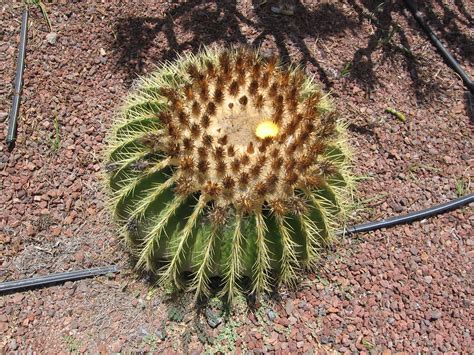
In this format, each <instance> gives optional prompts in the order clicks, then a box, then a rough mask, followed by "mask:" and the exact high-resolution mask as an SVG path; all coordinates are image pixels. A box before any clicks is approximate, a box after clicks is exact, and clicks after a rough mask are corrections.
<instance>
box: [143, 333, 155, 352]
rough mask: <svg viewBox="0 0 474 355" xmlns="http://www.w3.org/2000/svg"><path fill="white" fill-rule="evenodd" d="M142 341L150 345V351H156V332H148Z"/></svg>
mask: <svg viewBox="0 0 474 355" xmlns="http://www.w3.org/2000/svg"><path fill="white" fill-rule="evenodd" d="M142 341H143V342H144V343H145V344H146V345H148V346H149V347H150V351H156V344H157V343H158V336H156V335H155V334H148V335H145V336H144V337H143V339H142Z"/></svg>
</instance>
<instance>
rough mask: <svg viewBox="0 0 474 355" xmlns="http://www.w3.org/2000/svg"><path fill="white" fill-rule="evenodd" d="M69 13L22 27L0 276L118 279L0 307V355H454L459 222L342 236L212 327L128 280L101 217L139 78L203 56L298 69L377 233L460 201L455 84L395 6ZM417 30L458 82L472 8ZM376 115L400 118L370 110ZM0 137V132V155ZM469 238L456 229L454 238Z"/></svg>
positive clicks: (8, 34) (204, 316)
mask: <svg viewBox="0 0 474 355" xmlns="http://www.w3.org/2000/svg"><path fill="white" fill-rule="evenodd" d="M260 3H262V2H260V1H256V0H255V1H253V2H250V1H238V2H236V1H231V0H226V1H219V2H216V3H215V2H213V1H188V2H186V3H182V4H181V3H173V4H172V3H171V2H170V1H146V2H138V1H127V2H121V5H120V6H119V5H117V4H116V3H115V2H111V1H110V2H108V1H105V2H98V1H82V2H73V3H70V4H67V1H64V0H59V1H57V2H55V3H54V4H51V5H49V6H48V11H49V17H50V19H51V22H52V25H53V31H54V33H56V34H57V37H56V36H54V35H49V36H48V37H47V34H48V28H47V25H46V23H45V21H44V19H43V18H42V17H41V14H40V13H39V12H38V11H37V10H36V9H35V10H34V11H32V13H31V18H30V29H29V42H28V52H27V67H26V71H25V80H24V94H23V99H22V105H21V113H20V121H19V129H18V142H17V147H16V148H15V150H14V151H13V152H12V153H9V152H7V151H6V148H5V146H4V145H3V144H2V145H0V176H1V181H0V187H1V194H0V281H5V280H14V279H18V278H22V277H31V276H35V275H44V274H48V273H51V272H59V271H64V270H75V269H81V268H87V267H93V266H103V265H108V264H114V263H117V264H119V265H120V266H121V267H122V268H123V271H122V272H121V273H120V274H118V275H115V276H113V275H109V277H101V278H96V279H89V280H82V281H78V282H75V283H66V284H65V285H63V286H54V287H50V288H45V289H40V290H35V291H29V292H23V293H16V294H10V295H5V296H1V297H0V334H1V336H0V352H12V351H14V350H19V351H26V350H35V351H37V352H39V353H44V352H51V353H67V352H75V351H78V352H89V353H97V352H104V353H107V352H120V351H130V350H145V351H146V350H148V351H160V352H161V351H163V350H168V351H175V352H182V351H189V352H200V351H204V350H207V351H209V352H213V351H222V352H224V353H225V352H230V351H232V350H237V351H238V352H239V351H246V350H252V351H254V352H267V351H275V352H283V353H288V352H291V353H295V352H301V353H304V352H311V351H314V350H320V351H329V350H336V351H339V352H360V353H363V352H365V353H367V352H372V351H373V352H377V353H379V352H385V351H386V352H390V351H402V350H403V351H407V352H435V351H441V352H450V351H456V352H469V351H470V349H472V348H473V342H472V334H471V333H472V327H473V323H472V315H473V311H472V304H471V303H472V299H473V291H472V275H473V273H472V260H473V257H474V237H473V236H472V225H473V221H474V215H473V213H472V207H468V208H464V209H462V210H458V211H455V212H452V213H449V214H445V215H443V216H439V217H436V218H432V219H429V220H424V221H421V222H417V223H414V224H412V225H406V226H399V227H396V228H392V229H390V230H383V231H377V232H373V233H367V234H363V235H358V236H357V237H350V238H349V237H347V238H342V239H341V240H339V241H338V243H337V244H336V245H335V246H334V248H332V249H331V250H328V251H327V253H326V255H324V256H323V258H322V260H321V268H320V271H319V272H318V273H317V274H314V275H313V274H310V275H305V276H304V277H303V279H302V282H301V284H300V285H299V287H298V288H297V289H296V290H286V289H283V290H281V292H280V293H279V294H278V295H275V296H272V297H265V298H264V299H262V300H260V301H259V302H257V304H256V305H255V307H254V308H253V309H248V308H247V306H246V304H245V301H244V300H242V301H241V302H240V303H239V304H238V305H237V307H236V308H235V310H234V312H233V313H232V314H230V315H228V316H225V315H224V314H221V307H220V305H219V304H218V302H217V301H215V300H213V301H212V302H210V303H209V304H208V305H207V306H205V307H203V308H202V309H201V310H200V311H196V309H194V308H193V307H191V306H189V304H190V302H189V300H188V299H187V297H188V296H186V295H185V296H183V297H182V298H180V299H178V300H176V299H174V300H172V299H170V297H169V296H167V295H166V294H164V293H163V291H162V290H160V289H157V290H155V289H151V288H150V284H149V283H148V282H147V281H146V280H144V279H140V278H138V277H136V276H135V275H134V274H133V272H132V271H130V266H129V264H128V259H127V257H124V255H126V251H125V249H124V248H123V246H122V243H121V241H120V240H119V238H118V237H117V235H116V233H115V227H114V225H113V223H112V221H110V218H109V216H108V213H107V211H106V210H105V209H104V201H105V196H104V193H103V192H102V191H101V182H100V174H101V163H100V154H101V149H102V141H103V139H104V136H105V133H106V130H107V127H108V126H109V125H110V123H111V121H112V117H113V115H114V110H115V109H116V107H117V105H118V104H119V103H120V100H121V98H122V97H123V96H124V95H125V94H126V92H127V91H128V90H129V89H130V86H131V85H132V82H133V80H134V79H135V78H136V77H137V75H141V74H145V73H147V72H150V71H152V70H153V68H154V65H155V64H156V63H157V62H159V61H161V60H166V59H173V58H175V57H176V56H177V54H178V53H181V52H183V51H194V50H197V49H198V48H199V47H200V46H201V45H210V44H212V45H229V44H232V43H234V44H238V43H249V44H253V45H260V46H262V47H263V48H264V49H269V50H275V51H277V52H278V53H280V54H281V55H282V56H283V57H284V58H287V59H292V60H294V61H297V62H300V63H301V64H302V65H304V66H306V68H307V71H308V72H309V73H312V74H314V75H315V76H316V78H318V79H319V80H320V81H321V84H322V86H323V87H324V88H325V89H326V90H328V91H329V90H330V91H331V92H332V94H333V96H334V97H335V99H336V102H337V105H338V107H339V110H340V112H341V115H342V116H343V117H344V118H345V119H346V120H347V121H348V123H349V124H350V126H349V129H350V137H351V142H352V145H353V147H354V148H355V164H354V170H355V173H356V174H357V175H359V176H361V179H360V183H359V185H358V190H359V192H358V197H359V199H358V201H356V202H357V203H356V204H357V207H359V209H358V210H357V211H356V212H355V213H354V214H353V215H352V216H351V220H350V223H357V222H362V221H366V220H373V219H379V218H385V217H388V216H391V215H395V214H399V213H407V212H409V211H413V210H418V209H421V208H426V207H429V206H431V205H433V204H436V203H442V202H446V201H447V200H449V199H452V198H455V197H456V196H458V195H462V194H465V193H469V192H472V187H471V185H470V179H471V178H472V174H473V171H472V170H473V156H472V151H473V141H472V138H471V136H472V128H473V126H472V122H470V121H469V116H468V112H467V106H466V99H465V96H464V91H465V90H464V88H463V86H462V83H461V81H460V80H459V78H458V77H457V76H456V75H455V74H454V73H453V72H452V71H451V70H450V69H449V68H448V67H447V66H446V65H445V64H444V63H443V61H442V59H441V58H440V57H439V55H438V54H437V53H436V52H435V51H434V49H433V47H432V46H431V44H430V43H429V42H428V41H427V40H426V38H425V36H424V34H423V33H422V32H420V31H419V29H418V27H417V25H416V23H415V22H414V20H413V19H412V18H411V16H410V14H409V13H407V12H406V11H404V10H403V8H402V7H401V6H400V4H398V2H395V1H385V2H383V3H382V2H371V1H365V0H345V1H338V2H336V1H301V3H298V6H297V9H296V13H295V16H293V17H280V16H277V15H274V14H272V13H271V11H270V7H271V5H272V3H271V2H270V1H268V3H267V2H263V3H262V5H260ZM0 9H1V13H0V19H1V24H2V26H1V27H2V28H1V29H0V38H1V41H0V53H1V54H0V82H2V83H4V84H5V85H2V86H0V120H4V119H5V118H6V116H7V114H8V110H9V107H10V103H11V94H12V85H11V83H12V82H13V77H14V70H15V60H16V54H17V45H18V40H19V35H18V32H19V27H20V23H19V21H20V18H21V11H22V6H21V4H19V3H13V2H11V3H10V2H9V3H8V4H7V3H6V2H3V3H2V4H0ZM422 10H423V11H424V13H425V14H426V16H427V20H428V22H429V23H430V24H431V25H432V26H433V28H434V30H435V31H436V33H437V34H438V35H439V36H440V37H441V38H442V39H443V41H444V42H445V43H449V49H450V50H451V51H452V52H453V53H454V55H455V56H456V57H457V58H458V59H459V61H460V62H461V63H462V64H463V66H464V68H465V69H466V71H467V72H469V73H474V70H473V69H474V53H473V48H474V38H473V32H472V23H473V17H472V16H473V13H474V7H473V5H472V3H471V2H469V1H462V0H430V1H427V2H426V5H425V7H424V8H423V9H422ZM388 107H393V108H395V109H396V110H398V111H400V112H402V113H403V114H405V116H406V122H402V121H400V120H398V119H397V118H396V117H394V116H392V115H390V114H388V113H386V108H388ZM5 134H6V127H5V126H3V128H2V130H1V131H0V140H1V141H4V139H5ZM470 230H471V232H470Z"/></svg>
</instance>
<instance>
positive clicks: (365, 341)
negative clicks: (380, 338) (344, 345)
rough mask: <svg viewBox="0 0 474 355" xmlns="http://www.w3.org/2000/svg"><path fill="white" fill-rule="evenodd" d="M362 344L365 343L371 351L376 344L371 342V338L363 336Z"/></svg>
mask: <svg viewBox="0 0 474 355" xmlns="http://www.w3.org/2000/svg"><path fill="white" fill-rule="evenodd" d="M360 342H361V344H362V345H364V347H365V348H366V349H367V350H368V351H370V350H372V349H373V348H375V345H374V344H373V343H372V342H370V341H369V340H367V339H365V338H362V340H361V341H360Z"/></svg>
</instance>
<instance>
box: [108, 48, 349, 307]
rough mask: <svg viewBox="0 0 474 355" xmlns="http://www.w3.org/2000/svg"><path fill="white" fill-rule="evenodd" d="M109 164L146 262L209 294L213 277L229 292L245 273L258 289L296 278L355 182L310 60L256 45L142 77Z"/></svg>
mask: <svg viewBox="0 0 474 355" xmlns="http://www.w3.org/2000/svg"><path fill="white" fill-rule="evenodd" d="M107 171H108V173H109V175H108V181H109V187H110V190H111V196H112V197H111V205H112V207H113V209H114V212H115V215H116V217H117V219H118V221H119V223H120V225H121V226H122V229H123V231H124V233H125V235H126V237H127V240H128V242H129V243H130V245H131V246H132V248H133V250H134V251H135V252H136V255H137V260H138V261H137V266H138V267H139V268H143V269H146V270H149V271H152V272H157V273H158V274H159V275H160V276H161V278H160V280H161V282H164V283H170V284H171V285H173V286H175V287H178V288H183V287H190V288H192V289H194V290H196V295H198V296H199V295H201V294H208V293H209V292H210V287H209V278H210V277H211V276H220V281H221V284H222V291H221V292H222V294H223V295H227V296H228V297H229V298H232V296H233V295H234V294H235V291H236V289H238V286H239V285H240V283H239V282H240V281H241V279H242V278H244V277H247V278H249V280H250V281H251V285H252V289H251V291H252V292H256V293H258V292H261V291H264V290H268V289H269V288H270V285H277V284H279V283H281V282H290V281H292V280H294V279H295V278H296V273H297V270H298V269H300V268H302V267H310V266H311V265H314V263H315V261H316V260H317V253H318V250H319V249H320V248H321V246H322V245H324V244H325V243H327V242H328V241H329V240H330V239H331V237H332V234H333V231H332V230H333V225H334V223H335V222H336V218H337V216H338V215H340V214H341V212H344V209H345V206H346V198H347V196H348V194H347V192H348V191H350V187H351V184H350V178H349V175H348V159H347V149H346V148H345V135H344V128H343V126H342V125H341V124H340V123H339V122H338V120H337V117H336V115H335V113H334V111H332V109H331V108H330V104H329V99H328V98H327V97H326V96H323V95H322V93H321V91H320V90H319V89H318V87H317V86H316V85H315V84H314V82H313V81H312V80H311V79H310V78H308V77H307V76H306V75H305V74H304V72H303V71H302V70H301V69H298V68H292V67H284V66H282V65H281V64H280V63H279V61H278V58H277V57H275V56H273V57H269V58H262V57H261V56H260V55H259V54H258V53H257V52H255V51H253V50H249V49H235V50H209V49H208V50H204V51H202V52H200V53H199V54H198V55H196V56H194V55H188V56H185V57H182V58H179V59H178V60H176V61H175V62H173V63H168V64H165V65H162V66H161V67H160V68H159V69H158V70H157V71H156V72H155V73H153V74H152V75H150V76H148V77H147V78H144V79H142V80H141V81H140V83H139V84H138V87H137V89H136V91H135V92H134V93H132V94H131V95H130V96H129V97H128V99H127V101H126V104H125V106H124V108H123V111H122V113H121V118H120V119H119V120H118V122H117V123H116V125H115V127H114V129H113V130H112V134H111V139H110V143H109V152H108V163H107ZM188 271H189V272H191V275H192V280H193V281H192V282H191V284H190V285H188V284H186V283H183V278H182V276H183V273H184V272H188Z"/></svg>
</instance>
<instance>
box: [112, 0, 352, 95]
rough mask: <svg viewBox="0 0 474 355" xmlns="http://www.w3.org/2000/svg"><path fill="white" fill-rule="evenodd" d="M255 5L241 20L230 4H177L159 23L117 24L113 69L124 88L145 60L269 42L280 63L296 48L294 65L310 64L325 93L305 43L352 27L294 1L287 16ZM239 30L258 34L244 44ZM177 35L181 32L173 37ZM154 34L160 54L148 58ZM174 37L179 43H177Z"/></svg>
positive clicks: (338, 15)
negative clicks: (162, 44) (162, 42)
mask: <svg viewBox="0 0 474 355" xmlns="http://www.w3.org/2000/svg"><path fill="white" fill-rule="evenodd" d="M259 4H260V1H257V0H253V7H254V9H255V13H256V16H254V17H252V18H247V17H246V16H244V15H243V14H242V13H241V12H240V11H239V9H238V2H237V1H236V0H227V1H217V2H214V1H206V2H202V1H195V0H192V1H189V2H186V3H184V4H179V5H177V6H176V7H174V8H173V9H171V10H170V11H169V12H168V13H167V14H166V15H165V16H164V17H161V18H157V17H138V18H137V17H125V18H121V19H118V20H117V23H116V25H115V32H116V36H115V42H114V43H113V48H114V49H115V52H116V53H117V66H118V68H120V69H121V70H125V71H126V72H127V74H128V82H129V83H130V82H131V81H132V80H133V79H134V78H136V76H137V75H140V74H143V72H144V65H145V62H146V61H150V60H151V61H154V62H158V61H163V60H172V59H174V58H175V57H176V56H177V53H180V52H182V51H184V50H191V51H196V50H197V49H199V47H201V46H206V45H211V44H213V43H220V44H225V45H231V44H250V45H252V46H256V47H259V46H261V45H262V43H263V42H265V41H266V40H267V39H268V38H269V39H270V41H272V42H274V43H275V45H276V47H277V48H278V52H279V55H280V56H281V57H282V58H284V59H285V60H289V59H290V52H292V50H291V48H293V47H294V48H296V49H297V51H299V52H300V53H301V55H302V60H301V61H300V64H302V65H307V64H308V63H310V64H312V65H313V66H314V67H315V68H316V70H317V72H318V75H319V77H320V80H321V81H322V82H323V83H324V84H325V86H326V89H329V88H330V86H331V84H330V82H329V79H328V76H327V74H326V73H325V71H324V70H323V68H322V67H321V65H320V63H319V62H318V60H317V59H316V58H315V56H314V55H313V54H312V52H311V50H310V49H309V48H308V46H307V44H306V43H305V38H307V37H312V38H321V39H324V38H327V37H330V36H340V37H341V38H343V35H342V32H343V31H344V30H345V29H347V28H351V29H354V27H355V26H357V23H356V22H355V21H354V20H352V19H350V18H348V17H346V16H344V15H343V13H342V12H341V11H340V10H339V9H338V8H337V7H336V6H334V5H331V4H322V5H321V6H318V8H317V10H316V11H308V10H307V8H306V7H304V6H303V5H301V4H300V3H299V1H297V2H296V13H295V15H294V16H293V17H286V16H279V15H275V14H273V13H272V12H271V11H270V4H267V5H265V6H261V5H259ZM178 21H179V22H180V26H182V29H179V30H177V28H176V26H175V25H174V23H175V22H178ZM241 26H248V27H250V28H252V29H254V30H255V31H256V32H258V33H259V34H258V35H257V37H256V38H255V39H254V40H253V41H251V42H250V41H249V39H248V38H247V37H246V36H245V35H244V34H243V33H242V29H241ZM180 30H181V31H182V30H184V33H183V34H181V33H179V31H180ZM188 33H190V34H191V36H192V37H191V38H190V39H187V37H188ZM160 34H163V35H164V36H165V37H166V45H167V47H166V48H162V49H160V50H159V53H158V54H150V52H152V51H151V49H152V47H157V44H156V38H157V37H158V36H159V35H160ZM180 36H181V38H184V41H183V40H181V41H178V37H180ZM293 52H294V50H293ZM155 53H156V51H155Z"/></svg>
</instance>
